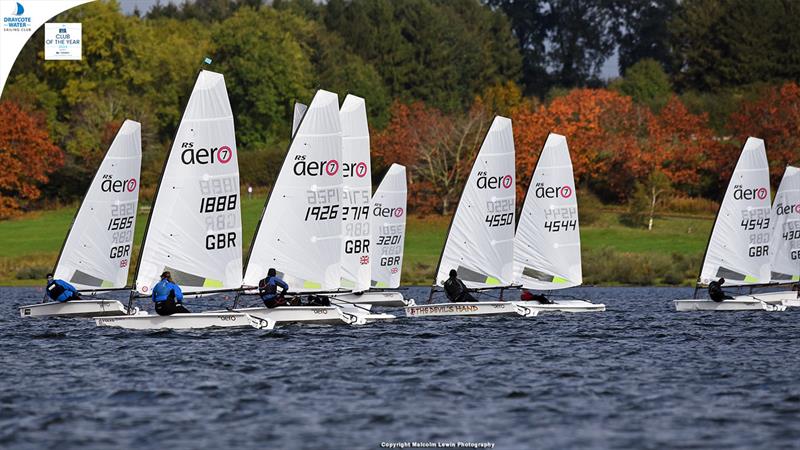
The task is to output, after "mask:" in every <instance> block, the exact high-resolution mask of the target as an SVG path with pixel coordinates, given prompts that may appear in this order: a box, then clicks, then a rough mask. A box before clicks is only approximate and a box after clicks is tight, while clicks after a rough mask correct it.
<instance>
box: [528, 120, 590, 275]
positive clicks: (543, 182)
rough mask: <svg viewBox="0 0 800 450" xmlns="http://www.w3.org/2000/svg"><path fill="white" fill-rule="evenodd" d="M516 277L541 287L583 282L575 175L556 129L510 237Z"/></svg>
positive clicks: (564, 142)
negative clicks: (515, 229) (512, 240)
mask: <svg viewBox="0 0 800 450" xmlns="http://www.w3.org/2000/svg"><path fill="white" fill-rule="evenodd" d="M514 282H515V283H517V284H520V285H522V287H523V288H526V289H539V290H555V289H565V288H569V287H573V286H578V285H580V284H581V283H582V282H583V271H582V268H581V245H580V226H579V223H578V201H577V194H576V191H575V179H574V176H573V172H572V161H571V158H570V155H569V148H568V146H567V140H566V138H565V137H564V136H561V135H559V134H554V133H551V134H550V135H549V136H548V137H547V141H546V142H545V144H544V147H543V148H542V153H541V155H540V156H539V160H538V162H537V164H536V168H535V169H534V172H533V174H532V175H531V182H530V184H529V185H528V192H527V194H526V196H525V201H524V203H523V205H522V211H521V212H520V219H519V224H518V225H517V232H516V237H515V240H514Z"/></svg>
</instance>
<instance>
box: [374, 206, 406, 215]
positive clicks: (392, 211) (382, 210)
mask: <svg viewBox="0 0 800 450" xmlns="http://www.w3.org/2000/svg"><path fill="white" fill-rule="evenodd" d="M404 212H405V210H404V209H403V208H386V207H384V206H383V205H382V204H380V203H376V204H375V206H374V207H373V208H372V215H373V216H375V217H386V218H388V217H403V213H404Z"/></svg>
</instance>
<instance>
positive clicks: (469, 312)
mask: <svg viewBox="0 0 800 450" xmlns="http://www.w3.org/2000/svg"><path fill="white" fill-rule="evenodd" d="M405 311H406V317H442V316H501V315H511V316H517V315H519V316H524V317H534V316H536V315H537V314H539V311H537V310H534V309H532V308H529V307H528V306H527V305H525V306H521V305H518V304H516V303H514V302H464V303H435V304H431V305H417V306H406V308H405Z"/></svg>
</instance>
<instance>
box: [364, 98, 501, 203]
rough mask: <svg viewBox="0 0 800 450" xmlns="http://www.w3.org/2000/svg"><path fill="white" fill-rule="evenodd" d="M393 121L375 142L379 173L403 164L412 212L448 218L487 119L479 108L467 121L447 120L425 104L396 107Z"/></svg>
mask: <svg viewBox="0 0 800 450" xmlns="http://www.w3.org/2000/svg"><path fill="white" fill-rule="evenodd" d="M391 116H392V119H391V121H390V122H389V125H388V126H387V127H386V128H385V129H384V130H383V131H381V132H380V133H377V134H375V135H374V137H373V138H372V145H371V148H372V154H373V156H375V158H376V163H377V165H376V167H387V166H388V165H390V164H391V163H399V164H403V165H404V166H406V167H407V168H408V172H407V173H408V174H409V175H408V177H409V203H410V206H411V207H412V208H413V209H414V210H416V211H418V212H423V213H427V212H434V211H436V212H440V213H442V214H448V213H450V212H451V211H450V210H451V207H452V206H454V205H455V202H456V201H458V195H459V194H460V192H461V189H462V187H463V183H464V180H465V179H466V178H467V176H468V175H469V170H470V166H471V164H472V160H473V159H474V156H475V152H476V151H477V149H478V148H479V147H480V144H481V142H482V140H483V137H484V135H485V134H486V130H487V128H488V125H489V122H488V118H489V117H488V115H487V114H486V113H485V112H484V110H483V108H482V107H481V105H480V103H476V105H475V106H473V108H472V109H471V110H470V111H469V112H468V113H467V114H465V115H463V116H446V115H444V114H443V113H442V112H441V111H439V110H437V109H435V108H429V107H427V106H425V104H423V103H422V102H414V103H412V104H410V105H406V104H404V103H400V102H395V103H394V104H393V105H392V108H391Z"/></svg>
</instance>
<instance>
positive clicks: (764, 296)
mask: <svg viewBox="0 0 800 450" xmlns="http://www.w3.org/2000/svg"><path fill="white" fill-rule="evenodd" d="M793 302H797V292H796V291H774V292H756V293H754V294H749V295H738V296H736V297H734V298H733V300H725V301H723V302H719V303H717V302H715V301H712V300H708V299H685V300H675V310H677V311H759V310H763V311H783V310H784V309H786V306H792V304H791V303H793Z"/></svg>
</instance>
